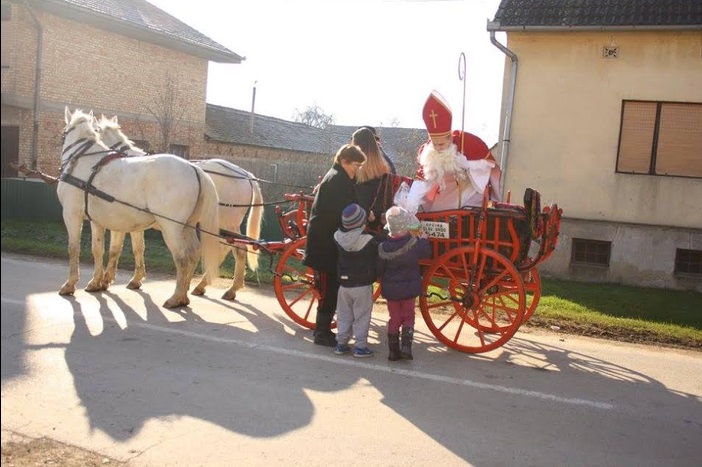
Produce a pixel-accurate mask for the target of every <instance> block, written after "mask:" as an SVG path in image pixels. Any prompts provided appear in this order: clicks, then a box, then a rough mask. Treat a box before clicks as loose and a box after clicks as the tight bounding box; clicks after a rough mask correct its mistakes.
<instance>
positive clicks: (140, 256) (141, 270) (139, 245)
mask: <svg viewBox="0 0 702 467" xmlns="http://www.w3.org/2000/svg"><path fill="white" fill-rule="evenodd" d="M129 236H130V237H131V239H132V253H133V254H134V275H133V276H132V278H131V279H130V280H129V284H127V288H128V289H138V288H140V287H141V282H142V281H143V280H144V277H146V265H145V263H144V248H145V244H144V231H143V230H139V231H137V232H131V233H130V234H129Z"/></svg>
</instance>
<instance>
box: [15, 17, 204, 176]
mask: <svg viewBox="0 0 702 467" xmlns="http://www.w3.org/2000/svg"><path fill="white" fill-rule="evenodd" d="M35 15H36V17H37V19H38V20H39V22H40V23H41V26H42V30H43V47H42V51H43V53H42V55H43V57H42V58H43V60H42V82H41V109H42V111H41V113H40V118H39V136H38V142H37V143H38V144H37V148H38V149H37V156H38V158H37V162H38V164H37V165H38V167H40V168H42V169H46V171H47V172H49V173H52V174H53V175H56V173H54V171H55V169H56V168H58V161H59V160H60V153H61V133H62V130H63V126H64V106H65V105H68V106H69V108H70V109H71V110H74V109H75V108H80V109H83V110H91V109H92V110H93V111H94V112H95V113H96V116H99V115H100V114H101V113H104V114H105V115H107V116H113V115H117V116H118V117H119V120H120V124H121V125H122V127H123V129H124V131H125V133H126V134H127V135H129V136H130V137H131V138H132V139H145V140H149V141H156V142H157V141H160V140H161V137H160V131H159V126H158V124H157V123H156V122H155V119H154V117H153V115H152V112H151V111H150V110H149V109H152V110H153V109H157V108H158V104H157V103H156V101H157V100H159V99H160V98H162V96H164V95H165V94H164V93H166V92H167V90H168V89H169V86H170V87H171V89H172V90H173V92H174V96H175V101H176V102H177V109H182V110H183V114H182V119H181V120H180V122H179V125H178V126H177V127H176V128H175V129H174V131H173V133H172V136H171V143H173V144H180V145H185V146H189V147H190V151H191V154H196V153H199V152H201V151H202V150H203V147H204V144H205V142H204V122H205V98H206V90H207V66H208V61H207V60H205V59H201V58H198V57H194V56H192V55H188V54H184V53H181V52H177V51H173V50H170V49H166V48H163V47H160V46H157V45H154V44H151V43H147V42H143V41H138V40H136V39H130V38H128V37H124V36H121V35H118V34H114V33H110V32H107V31H103V30H101V29H97V28H94V27H91V26H89V25H86V24H83V23H78V22H75V21H72V20H68V19H65V18H62V17H58V16H54V15H51V14H49V13H46V12H43V11H41V10H35ZM6 26H8V27H9V29H10V31H11V34H10V35H9V36H8V35H7V34H6V31H5V27H6ZM6 38H7V39H9V42H10V44H9V45H10V48H9V49H7V45H8V44H5V43H3V54H5V53H6V52H7V53H9V54H10V68H9V69H3V70H2V93H3V107H4V106H6V105H11V106H13V107H18V108H20V109H21V112H20V114H21V117H20V118H19V121H17V122H12V124H18V125H19V126H20V155H19V159H20V162H26V163H30V162H31V141H32V128H33V114H32V109H33V102H34V101H33V97H34V81H35V80H34V75H35V66H36V44H37V29H36V26H35V24H34V22H33V20H32V18H31V17H30V15H29V14H28V13H27V11H26V9H25V7H24V6H22V5H16V4H14V3H13V4H12V19H11V20H10V21H3V41H4V40H5V39H6ZM169 83H170V84H169ZM155 112H156V113H158V111H157V110H155ZM7 123H8V122H5V121H3V124H7Z"/></svg>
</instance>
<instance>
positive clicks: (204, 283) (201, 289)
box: [190, 245, 236, 300]
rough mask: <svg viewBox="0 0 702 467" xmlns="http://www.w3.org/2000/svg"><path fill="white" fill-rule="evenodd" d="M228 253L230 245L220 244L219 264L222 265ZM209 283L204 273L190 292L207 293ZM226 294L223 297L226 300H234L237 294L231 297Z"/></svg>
mask: <svg viewBox="0 0 702 467" xmlns="http://www.w3.org/2000/svg"><path fill="white" fill-rule="evenodd" d="M228 254H229V247H228V246H226V245H220V247H219V264H220V265H221V264H222V263H223V262H224V259H225V258H226V257H227V255H228ZM208 285H209V281H208V280H207V275H206V274H203V276H202V279H201V280H200V282H199V283H198V284H197V286H196V287H195V288H194V289H193V291H192V292H190V293H191V294H193V295H198V296H200V295H205V287H207V286H208ZM226 295H227V294H226V293H225V294H224V295H223V296H222V298H224V299H226V300H234V297H235V296H236V294H234V296H232V297H231V298H228V297H227V296H226Z"/></svg>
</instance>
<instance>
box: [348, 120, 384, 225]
mask: <svg viewBox="0 0 702 467" xmlns="http://www.w3.org/2000/svg"><path fill="white" fill-rule="evenodd" d="M351 144H354V145H356V146H358V147H359V148H361V150H362V151H363V152H364V153H365V155H366V162H365V163H364V164H363V166H362V167H361V168H359V169H358V171H357V172H356V200H357V203H358V204H359V205H360V206H361V207H363V209H365V210H366V212H367V213H368V221H369V222H368V229H369V230H370V231H372V232H380V231H381V230H382V228H383V225H384V224H385V222H384V220H383V216H384V214H385V211H387V210H388V208H390V207H391V206H392V205H393V189H392V177H393V176H392V170H391V168H390V166H389V165H388V163H387V161H386V160H385V158H384V157H383V155H382V153H381V152H380V148H379V147H378V143H377V142H376V139H375V135H374V134H373V132H372V131H371V130H370V129H368V128H366V127H362V128H359V129H358V130H356V131H355V132H354V133H353V136H352V137H351Z"/></svg>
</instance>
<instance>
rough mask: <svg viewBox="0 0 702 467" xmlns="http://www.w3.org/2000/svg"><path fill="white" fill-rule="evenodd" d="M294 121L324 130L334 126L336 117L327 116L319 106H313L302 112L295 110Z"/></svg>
mask: <svg viewBox="0 0 702 467" xmlns="http://www.w3.org/2000/svg"><path fill="white" fill-rule="evenodd" d="M293 121H294V122H297V123H304V124H305V125H309V126H313V127H315V128H319V129H320V130H324V129H325V128H326V127H327V126H329V125H333V124H334V116H333V115H332V114H326V113H325V112H324V110H322V109H321V108H320V107H319V106H317V105H313V106H310V107H308V108H307V109H305V110H304V111H302V112H300V111H299V110H297V109H295V116H294V117H293Z"/></svg>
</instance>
